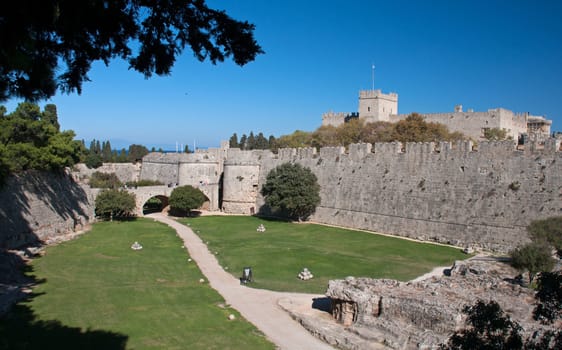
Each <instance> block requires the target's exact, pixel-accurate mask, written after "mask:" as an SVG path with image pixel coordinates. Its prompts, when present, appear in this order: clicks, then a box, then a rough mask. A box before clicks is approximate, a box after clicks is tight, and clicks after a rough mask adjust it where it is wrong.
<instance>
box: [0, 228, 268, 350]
mask: <svg viewBox="0 0 562 350" xmlns="http://www.w3.org/2000/svg"><path fill="white" fill-rule="evenodd" d="M134 241H138V242H139V243H141V244H142V245H143V247H144V248H143V249H142V250H140V251H133V250H132V249H131V248H130V246H131V244H132V243H133V242H134ZM181 246H182V241H181V240H180V239H179V238H178V237H177V236H176V235H175V231H174V230H172V229H171V228H169V227H167V226H165V225H163V224H160V223H157V222H154V221H152V220H148V219H139V220H136V221H131V222H113V223H109V222H104V223H99V224H95V225H94V227H93V229H92V231H91V232H89V233H86V234H84V235H82V236H81V237H80V238H78V239H76V240H73V241H70V242H66V243H64V244H61V245H58V246H54V247H50V248H48V249H47V253H46V255H45V256H43V257H41V258H37V259H35V260H34V261H33V263H32V266H31V267H32V272H31V274H33V275H34V276H35V278H36V279H37V280H38V281H40V280H43V281H42V283H39V285H38V286H37V287H36V288H34V293H35V296H34V297H33V298H31V299H30V300H29V301H27V302H22V303H19V304H18V305H17V307H16V308H15V309H14V312H12V313H11V314H9V315H8V316H7V317H5V318H4V319H1V320H0V348H6V349H24V348H27V349H36V348H42V349H51V348H55V349H80V350H83V349H273V348H274V346H273V344H271V343H270V342H268V341H267V340H266V339H265V338H264V337H263V335H262V334H261V333H260V332H259V331H258V330H257V329H256V328H255V327H254V326H253V325H252V324H250V323H248V322H246V321H245V320H244V319H243V318H241V316H240V315H239V314H238V313H237V312H236V311H235V310H232V309H230V308H228V307H224V305H223V302H224V300H223V299H222V297H221V296H220V295H219V294H218V293H217V292H216V291H214V290H213V289H212V288H211V287H210V286H209V285H208V284H207V283H200V282H199V279H200V278H204V276H203V275H202V273H201V272H200V270H199V269H198V268H197V266H196V265H195V263H193V262H191V263H190V262H188V261H187V259H188V254H187V251H186V250H185V249H184V248H182V247H181ZM231 313H232V314H235V315H236V317H237V318H236V320H234V321H229V320H228V315H230V314H231Z"/></svg>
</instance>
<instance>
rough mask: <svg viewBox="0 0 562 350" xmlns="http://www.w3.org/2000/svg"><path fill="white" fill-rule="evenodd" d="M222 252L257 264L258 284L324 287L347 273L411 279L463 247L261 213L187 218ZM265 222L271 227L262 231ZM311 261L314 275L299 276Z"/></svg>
mask: <svg viewBox="0 0 562 350" xmlns="http://www.w3.org/2000/svg"><path fill="white" fill-rule="evenodd" d="M183 222H184V223H186V224H189V225H190V226H191V227H192V228H193V229H194V230H195V231H196V232H197V233H198V234H199V236H200V237H201V238H202V239H203V240H204V241H205V242H208V246H209V249H210V250H211V251H212V252H213V253H217V258H218V260H219V262H220V264H221V265H222V266H224V267H225V268H228V270H229V271H231V273H232V274H233V275H234V276H235V277H240V276H241V274H242V268H243V267H244V266H251V267H252V271H253V274H254V279H255V283H253V284H252V285H253V286H254V287H256V288H264V289H272V290H279V291H295V292H309V293H323V292H325V291H326V287H327V285H328V281H329V280H331V279H341V278H345V277H347V276H355V277H372V278H393V279H398V280H402V281H407V280H410V279H412V278H415V277H417V276H419V275H422V274H424V273H426V272H429V271H431V270H432V268H434V267H436V266H446V265H450V264H452V262H453V261H455V260H460V259H466V258H467V255H465V254H463V253H462V252H460V251H459V250H458V249H455V248H451V247H444V246H438V245H433V244H424V243H418V242H412V241H407V240H403V239H398V238H393V237H386V236H381V235H375V234H372V233H367V232H361V231H352V230H345V229H340V228H334V227H327V226H322V225H313V224H295V223H286V222H280V221H270V220H263V219H259V218H255V217H236V216H219V217H198V218H189V219H183ZM259 224H264V226H265V227H266V232H265V233H260V232H257V231H256V228H257V227H258V225H259ZM304 267H307V268H308V269H309V270H310V271H311V272H312V273H313V274H314V276H315V277H314V278H313V279H312V280H309V281H301V280H299V279H297V277H296V276H297V274H298V273H299V272H300V271H301V270H302V269H303V268H304Z"/></svg>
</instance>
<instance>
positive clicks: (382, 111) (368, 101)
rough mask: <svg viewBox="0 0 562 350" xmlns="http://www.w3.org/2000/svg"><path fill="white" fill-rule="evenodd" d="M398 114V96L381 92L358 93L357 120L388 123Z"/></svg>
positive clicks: (364, 91)
mask: <svg viewBox="0 0 562 350" xmlns="http://www.w3.org/2000/svg"><path fill="white" fill-rule="evenodd" d="M391 114H398V94H396V93H393V92H391V93H389V94H383V93H382V92H381V90H362V91H359V118H360V119H364V120H365V122H368V123H370V122H377V121H390V115H391Z"/></svg>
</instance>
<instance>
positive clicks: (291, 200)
mask: <svg viewBox="0 0 562 350" xmlns="http://www.w3.org/2000/svg"><path fill="white" fill-rule="evenodd" d="M261 194H262V195H263V196H264V197H265V204H266V205H267V206H269V207H270V208H271V209H272V210H273V212H275V213H276V214H278V215H283V216H285V215H286V216H287V217H288V218H290V219H293V220H299V221H300V220H305V219H307V218H308V217H309V216H310V215H312V214H313V213H314V211H315V210H316V206H317V205H318V204H320V185H318V180H317V178H316V175H314V174H313V173H312V171H311V170H310V169H309V168H305V167H303V166H302V165H300V164H290V163H284V164H281V165H279V166H278V167H276V168H275V169H273V170H271V171H270V172H269V174H268V175H267V178H266V183H265V184H264V186H263V188H262V190H261Z"/></svg>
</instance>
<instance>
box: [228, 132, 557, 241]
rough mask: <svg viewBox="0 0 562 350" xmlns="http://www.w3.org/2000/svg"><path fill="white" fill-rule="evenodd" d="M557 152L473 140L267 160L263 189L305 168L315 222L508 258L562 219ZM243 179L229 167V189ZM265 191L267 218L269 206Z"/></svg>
mask: <svg viewBox="0 0 562 350" xmlns="http://www.w3.org/2000/svg"><path fill="white" fill-rule="evenodd" d="M550 146H552V147H550ZM550 146H549V145H547V147H546V149H545V150H542V151H535V152H533V153H531V152H530V151H528V152H527V153H525V152H522V151H516V150H515V147H514V145H513V143H512V142H497V143H485V142H482V143H480V144H479V145H478V148H477V149H475V150H473V145H472V143H470V142H465V143H459V144H457V145H454V146H453V145H451V144H450V143H440V144H434V143H408V144H406V145H401V144H399V143H388V144H375V145H374V147H373V146H372V145H370V144H360V145H351V146H350V148H349V152H345V149H344V148H343V147H328V148H322V149H321V150H320V152H319V153H317V152H316V150H315V149H298V150H295V149H284V150H280V151H279V154H278V155H274V154H272V153H269V154H266V153H263V152H262V153H261V154H260V159H259V160H260V162H259V166H260V169H259V180H258V189H261V187H262V186H263V184H264V182H265V178H266V176H267V173H268V172H269V171H270V170H271V169H273V168H274V167H276V166H278V165H280V164H282V163H284V162H294V163H300V164H302V165H303V166H306V167H309V168H310V169H311V170H312V171H313V172H314V173H315V174H316V176H317V177H318V181H319V184H320V186H321V193H320V196H321V204H320V205H319V206H318V208H317V210H316V213H315V214H314V215H313V216H312V217H311V219H312V220H313V221H316V222H320V223H325V224H333V225H339V226H345V227H352V228H358V229H365V230H371V231H378V232H383V233H390V234H395V235H400V236H404V237H410V238H415V239H421V240H428V241H435V242H442V243H451V244H456V245H461V246H474V247H480V248H485V249H490V250H496V251H507V250H509V249H511V248H512V247H514V246H516V245H518V244H520V243H522V242H525V241H526V240H527V238H526V233H525V227H526V226H527V225H528V224H529V223H530V222H531V221H532V220H535V219H540V218H546V217H550V216H555V215H561V214H562V204H561V203H562V185H561V184H562V153H560V152H556V151H555V148H554V145H550ZM248 152H251V151H248ZM245 157H248V156H245ZM230 167H237V170H236V171H231V169H230ZM255 172H256V169H255V168H252V169H250V171H249V173H248V174H249V175H255ZM234 176H236V177H238V176H241V177H245V176H244V172H243V170H242V167H240V166H238V165H236V164H235V161H234V160H233V159H229V160H228V162H227V163H226V164H225V174H224V183H225V184H230V183H235V181H238V180H236V179H233V178H232V177H234ZM252 186H254V184H253V183H252ZM225 187H226V186H225ZM225 191H227V190H226V189H225ZM246 191H247V192H245V193H246V195H245V196H246V197H245V198H249V197H250V193H251V192H250V190H249V189H248V188H247V189H246ZM240 192H243V191H240ZM252 193H253V192H252ZM255 193H256V195H257V197H256V208H257V209H258V210H259V209H260V208H261V207H262V206H263V204H264V201H263V198H262V197H261V195H260V194H259V191H256V192H255ZM228 200H229V198H228V197H227V196H225V198H224V199H223V206H227V207H228V206H229V205H230V203H228V202H229V201H228ZM247 202H248V203H249V201H247ZM243 213H247V212H243Z"/></svg>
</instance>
